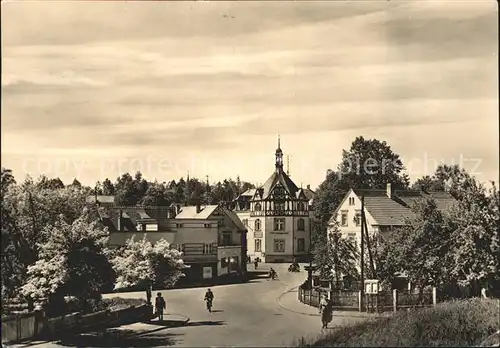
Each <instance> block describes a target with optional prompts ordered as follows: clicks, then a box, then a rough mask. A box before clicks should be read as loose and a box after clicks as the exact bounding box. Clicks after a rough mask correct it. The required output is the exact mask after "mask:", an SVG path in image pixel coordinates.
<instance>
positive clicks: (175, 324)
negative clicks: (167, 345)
mask: <svg viewBox="0 0 500 348" xmlns="http://www.w3.org/2000/svg"><path fill="white" fill-rule="evenodd" d="M167 315H171V316H177V317H180V319H176V320H168V319H166V320H164V321H165V322H168V323H171V325H168V327H181V326H185V325H186V324H187V323H189V321H190V320H191V318H189V317H188V316H185V315H183V314H179V313H166V315H165V316H167ZM146 323H148V324H150V323H151V321H149V322H146Z"/></svg>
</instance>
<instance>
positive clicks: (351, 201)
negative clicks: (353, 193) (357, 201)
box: [349, 197, 354, 205]
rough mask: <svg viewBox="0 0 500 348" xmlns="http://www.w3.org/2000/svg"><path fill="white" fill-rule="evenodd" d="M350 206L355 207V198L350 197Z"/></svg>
mask: <svg viewBox="0 0 500 348" xmlns="http://www.w3.org/2000/svg"><path fill="white" fill-rule="evenodd" d="M349 205H354V197H349Z"/></svg>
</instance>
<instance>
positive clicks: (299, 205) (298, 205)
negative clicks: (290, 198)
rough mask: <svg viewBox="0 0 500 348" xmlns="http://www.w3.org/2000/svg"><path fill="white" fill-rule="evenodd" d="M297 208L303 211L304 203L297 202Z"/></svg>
mask: <svg viewBox="0 0 500 348" xmlns="http://www.w3.org/2000/svg"><path fill="white" fill-rule="evenodd" d="M297 210H299V211H303V210H305V207H304V203H302V202H299V203H298V204H297Z"/></svg>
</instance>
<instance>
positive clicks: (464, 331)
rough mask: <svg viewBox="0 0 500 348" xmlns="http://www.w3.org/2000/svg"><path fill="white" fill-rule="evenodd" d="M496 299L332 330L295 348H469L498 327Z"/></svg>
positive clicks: (457, 302) (441, 306)
mask: <svg viewBox="0 0 500 348" xmlns="http://www.w3.org/2000/svg"><path fill="white" fill-rule="evenodd" d="M499 306H500V303H499V300H494V299H489V300H481V299H468V300H455V301H448V302H444V303H440V304H438V305H437V306H435V307H433V308H425V309H417V310H412V311H401V312H397V313H395V314H394V315H391V316H390V317H387V318H381V319H370V320H367V321H364V322H362V323H359V324H355V325H352V326H345V327H340V328H335V329H333V330H332V331H330V332H328V333H327V334H323V335H321V336H320V337H318V338H316V339H315V340H311V341H308V340H307V339H304V338H302V339H300V340H299V342H296V344H295V346H296V347H345V346H349V347H363V346H370V347H451V346H453V347H470V346H477V345H478V344H480V343H481V341H482V340H484V339H485V338H486V337H488V336H489V335H491V334H493V333H494V332H495V331H497V330H498V329H499V328H500V307H499Z"/></svg>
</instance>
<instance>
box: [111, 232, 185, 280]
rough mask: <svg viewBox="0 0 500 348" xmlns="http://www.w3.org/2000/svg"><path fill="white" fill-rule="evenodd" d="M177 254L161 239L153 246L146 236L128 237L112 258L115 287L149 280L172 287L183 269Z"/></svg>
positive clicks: (180, 254)
mask: <svg viewBox="0 0 500 348" xmlns="http://www.w3.org/2000/svg"><path fill="white" fill-rule="evenodd" d="M181 256H182V253H181V252H179V251H177V250H175V249H172V248H170V244H169V243H168V242H167V241H165V240H164V239H161V240H159V241H158V242H156V243H155V244H154V245H153V244H151V242H149V241H148V240H147V239H146V237H144V238H143V239H141V240H139V241H135V239H134V238H131V239H129V240H127V243H126V244H125V246H124V247H122V248H121V249H119V250H117V251H116V253H115V255H114V257H113V259H112V264H113V267H114V270H115V272H116V274H117V279H116V284H115V288H116V289H121V288H130V287H135V286H140V287H145V286H147V285H149V284H150V283H155V284H158V285H161V286H164V287H173V286H174V285H175V283H176V282H177V281H178V280H179V279H180V277H181V276H182V275H183V273H182V271H183V270H184V268H185V266H184V262H183V261H182V258H181Z"/></svg>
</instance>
